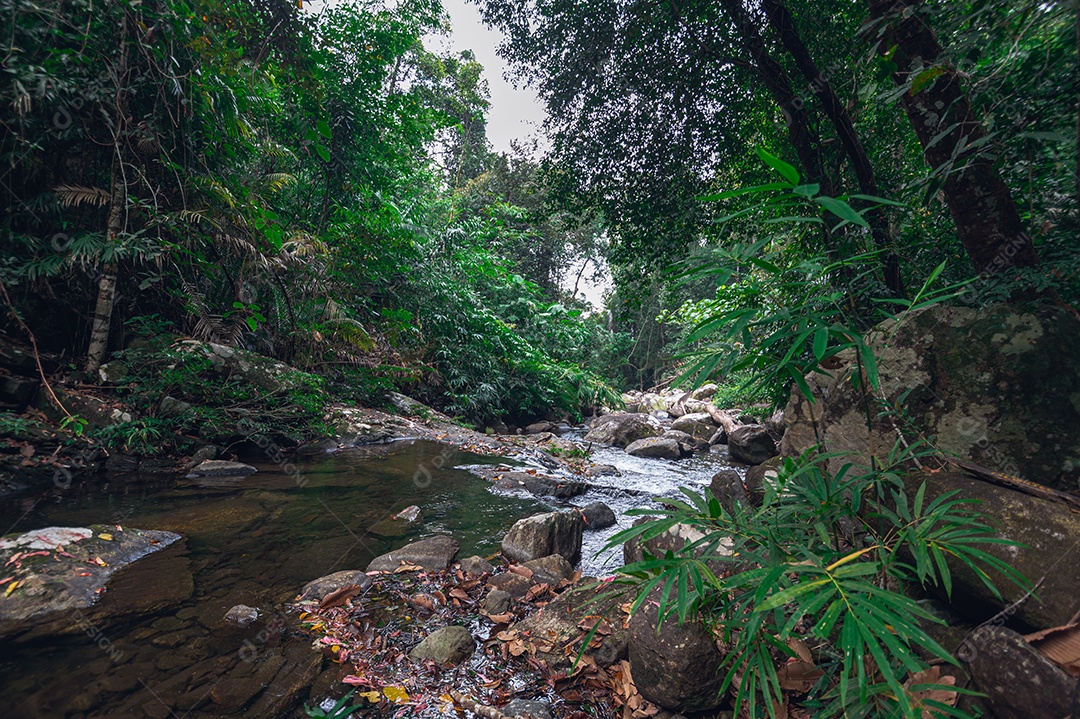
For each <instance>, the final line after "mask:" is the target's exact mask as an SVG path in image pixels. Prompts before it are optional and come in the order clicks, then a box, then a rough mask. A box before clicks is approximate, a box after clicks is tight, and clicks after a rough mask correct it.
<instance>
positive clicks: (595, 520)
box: [581, 502, 616, 530]
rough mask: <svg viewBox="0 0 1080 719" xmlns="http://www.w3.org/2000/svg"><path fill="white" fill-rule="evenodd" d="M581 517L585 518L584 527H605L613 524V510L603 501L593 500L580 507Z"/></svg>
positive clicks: (614, 519) (595, 528) (593, 528)
mask: <svg viewBox="0 0 1080 719" xmlns="http://www.w3.org/2000/svg"><path fill="white" fill-rule="evenodd" d="M581 518H582V519H584V520H585V529H592V530H597V529H607V528H608V527H613V526H615V523H616V518H615V512H614V511H613V510H612V509H611V507H609V506H607V505H606V504H604V503H603V502H593V503H592V504H587V505H585V506H584V507H582V508H581Z"/></svg>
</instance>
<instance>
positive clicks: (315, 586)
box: [298, 569, 371, 602]
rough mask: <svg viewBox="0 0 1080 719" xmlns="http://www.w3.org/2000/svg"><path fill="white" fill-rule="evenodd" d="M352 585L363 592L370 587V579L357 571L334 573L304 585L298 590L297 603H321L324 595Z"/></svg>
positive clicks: (349, 570) (347, 570)
mask: <svg viewBox="0 0 1080 719" xmlns="http://www.w3.org/2000/svg"><path fill="white" fill-rule="evenodd" d="M354 585H355V586H358V587H360V589H361V590H365V589H367V588H368V587H370V586H371V577H369V576H368V575H367V574H366V573H364V572H362V571H360V570H359V569H346V570H344V571H341V572H334V573H333V574H328V575H326V576H325V577H319V578H318V579H313V580H311V581H310V582H308V583H307V584H305V585H304V588H303V589H301V590H300V597H299V600H298V601H301V602H306V601H311V600H314V601H316V602H321V601H322V600H323V597H325V596H326V595H328V594H331V593H333V592H336V591H337V590H339V589H344V588H345V587H351V586H354Z"/></svg>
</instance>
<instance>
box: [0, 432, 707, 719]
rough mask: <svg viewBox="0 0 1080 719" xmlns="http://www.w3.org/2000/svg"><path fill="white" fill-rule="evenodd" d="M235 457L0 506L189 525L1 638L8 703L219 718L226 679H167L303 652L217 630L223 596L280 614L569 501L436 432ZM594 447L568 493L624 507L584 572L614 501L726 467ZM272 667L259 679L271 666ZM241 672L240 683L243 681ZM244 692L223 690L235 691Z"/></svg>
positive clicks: (605, 561) (83, 519)
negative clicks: (320, 450) (359, 578)
mask: <svg viewBox="0 0 1080 719" xmlns="http://www.w3.org/2000/svg"><path fill="white" fill-rule="evenodd" d="M570 436H571V438H575V437H579V436H580V435H579V434H576V433H572V434H571V435H570ZM245 459H246V461H248V462H250V463H251V464H253V465H255V466H256V467H257V468H258V470H259V471H258V472H257V473H256V474H253V475H250V476H248V477H244V478H239V479H236V478H204V479H187V478H182V477H175V476H168V477H160V476H159V477H153V476H149V477H148V476H140V475H116V476H107V475H103V476H101V477H99V478H97V479H94V480H91V481H87V482H82V483H79V484H75V485H72V486H70V487H67V488H63V487H55V488H53V489H51V490H50V491H48V492H46V493H44V494H41V495H38V496H33V497H23V498H20V499H17V500H8V501H6V502H4V503H3V504H0V524H2V527H0V528H4V529H6V530H7V532H13V531H27V530H32V529H37V528H41V527H46V526H52V525H66V526H85V525H87V524H92V523H94V524H117V525H120V526H121V527H123V526H130V527H137V528H140V529H163V530H170V531H173V532H177V533H179V534H181V535H182V536H183V537H184V541H183V543H181V544H180V545H178V546H176V547H174V548H170V549H168V550H165V551H163V552H161V553H160V554H161V555H162V556H160V557H157V558H154V557H153V556H152V557H151V558H149V559H147V560H143V561H142V562H139V563H136V564H135V565H133V566H132V567H130V568H128V569H126V570H125V571H124V572H122V573H121V576H122V577H123V581H119V580H118V581H117V582H114V585H115V586H114V585H110V587H109V591H108V592H106V594H105V595H104V596H103V598H102V600H101V602H100V603H99V606H98V607H97V610H96V613H95V614H94V615H93V616H96V617H101V618H99V619H94V620H93V621H91V620H90V619H93V617H91V618H90V619H86V620H84V621H80V622H78V623H76V625H75V626H73V627H72V628H71V631H70V632H69V633H68V635H66V636H64V637H62V638H57V637H54V636H53V637H45V638H39V639H32V640H30V641H23V642H19V643H15V642H11V641H8V642H5V643H4V644H3V654H2V659H0V671H2V676H3V680H0V681H2V685H3V687H4V690H3V696H4V697H5V700H6V702H5V703H6V705H7V708H6V710H5V711H4V712H3V715H4V716H13V717H18V718H21V717H26V718H27V719H56V718H59V717H77V718H79V719H90V718H91V717H137V718H139V719H142V718H143V717H151V718H155V719H156V718H161V719H164V718H165V717H170V716H173V717H180V716H186V717H191V718H192V719H200V718H207V719H208V718H209V717H217V716H222V715H223V714H224V712H222V711H221V706H222V705H223V704H222V702H221V701H220V695H221V693H222V689H221V687H217V688H216V689H215V691H216V692H217V695H216V696H217V698H216V699H215V700H214V701H216V702H217V703H214V702H212V701H211V700H210V699H208V698H204V699H202V700H201V701H200V699H199V696H198V695H197V693H195V692H192V691H190V690H189V691H188V692H187V694H186V695H185V696H183V697H177V696H172V695H170V693H169V692H170V691H171V689H170V687H172V686H173V685H175V684H176V683H177V679H176V678H177V677H178V676H179V675H181V674H183V673H184V672H185V671H193V670H203V671H205V672H206V673H207V674H209V675H213V673H214V672H225V671H228V672H233V673H235V672H236V666H237V665H238V662H239V661H243V657H242V654H243V652H244V651H245V650H248V651H250V649H248V645H250V644H252V642H253V641H254V642H255V646H256V647H257V648H260V649H261V648H262V647H261V645H259V641H264V642H266V643H267V644H273V646H274V651H281V652H282V653H283V655H284V656H285V657H286V660H287V661H285V662H284V664H283V668H282V669H281V672H282V674H283V675H284V674H285V673H286V671H287V669H288V667H289V666H291V665H289V664H288V661H294V662H295V663H296V665H297V666H300V665H301V664H302V663H303V662H304V661H305V660H307V659H309V657H308V656H307V655H308V654H313V653H312V652H311V650H310V649H309V648H308V647H306V646H303V645H300V646H290V645H289V641H290V640H289V639H288V638H287V637H286V638H282V637H279V636H277V635H273V636H271V637H270V638H269V639H267V638H265V637H264V638H263V639H262V640H259V638H258V637H254V638H253V637H246V636H243V635H241V634H236V633H234V632H230V631H227V630H225V629H223V628H222V624H221V617H222V616H223V615H224V613H225V612H226V611H227V610H228V609H229V608H230V607H232V606H234V605H237V604H246V605H249V606H254V607H259V608H260V609H261V610H262V611H263V612H264V613H265V614H273V613H276V612H278V611H279V609H280V607H281V606H283V605H284V604H285V603H286V602H288V601H290V600H291V599H293V598H294V596H295V594H296V592H297V590H298V589H299V588H300V587H301V586H303V584H305V583H306V582H307V581H309V580H311V579H313V578H315V577H319V576H323V575H326V574H329V573H332V572H335V571H339V570H342V569H358V568H364V567H366V566H367V564H368V562H369V561H370V560H371V559H372V558H373V557H375V556H377V555H379V554H382V553H384V552H387V551H389V550H391V549H393V548H395V547H397V546H400V545H401V544H403V543H405V542H408V541H412V540H414V539H418V538H422V537H423V536H427V535H430V534H439V533H447V534H451V535H453V536H454V537H455V538H456V539H457V540H458V542H459V543H460V545H461V552H460V554H459V557H465V556H469V555H472V554H480V555H482V556H490V555H493V554H496V553H497V552H498V549H499V543H500V540H501V538H502V536H503V534H505V532H506V531H507V530H508V529H509V528H510V526H512V525H513V523H514V522H515V521H516V520H518V519H520V518H522V517H525V516H528V515H530V514H534V513H537V512H542V511H548V510H550V509H551V508H553V507H558V506H566V505H565V504H564V503H557V502H554V501H553V500H548V499H544V498H536V497H531V496H527V495H517V494H508V493H503V492H493V491H492V490H491V485H490V482H488V481H486V480H483V479H481V478H479V477H477V476H476V475H474V474H473V473H471V472H469V471H468V470H467V469H466V467H469V466H475V465H477V464H504V463H507V462H508V460H507V459H505V458H489V457H484V456H481V455H477V454H471V453H468V452H463V451H460V450H457V449H454V448H452V447H450V446H448V445H443V444H438V443H435V442H430V441H419V440H408V441H398V442H392V443H388V444H383V445H376V446H371V447H365V448H357V449H351V450H344V451H340V452H336V453H332V454H319V455H314V456H311V455H309V456H301V457H290V458H289V461H288V462H285V463H276V462H273V461H270V460H269V459H268V458H266V457H263V458H262V459H261V461H260V458H259V457H258V456H256V457H254V458H245ZM592 460H593V461H594V462H596V463H603V464H611V465H614V466H615V467H617V468H618V469H619V471H620V473H621V474H620V476H605V477H597V478H593V479H590V480H589V482H590V485H591V487H590V489H589V490H588V492H586V493H585V494H584V495H581V496H579V497H576V498H574V499H573V500H572V504H574V505H578V506H582V505H585V504H588V503H590V502H593V501H603V502H606V503H607V504H608V505H609V506H611V507H612V508H613V509H614V510H615V513H616V515H617V516H618V517H619V524H618V526H616V527H612V528H610V529H607V530H603V531H600V532H591V531H590V532H586V534H585V546H584V558H583V560H582V570H583V572H584V573H586V574H591V575H594V576H602V575H606V574H610V573H612V572H613V571H614V569H615V568H617V567H618V566H619V564H621V552H620V551H619V550H618V549H611V550H607V551H603V547H604V545H605V543H606V542H607V540H608V538H609V537H610V536H611V535H612V534H613V533H614V532H616V531H618V530H619V529H622V528H625V527H628V526H630V523H631V522H632V519H633V518H628V517H625V516H623V512H625V511H626V510H628V509H631V508H634V507H642V506H648V505H649V504H650V499H651V497H673V496H677V495H678V494H679V492H678V487H679V486H680V485H685V486H691V487H695V488H698V489H699V490H700V489H703V488H705V487H707V486H708V483H709V481H710V479H711V477H712V476H713V474H715V473H716V472H717V471H718V470H719V469H721V468H723V467H725V466H727V465H726V463H725V461H724V459H723V456H722V455H711V454H702V455H698V456H695V457H693V458H690V459H686V460H680V461H678V462H674V461H668V460H657V459H639V458H635V457H630V456H628V455H626V454H625V453H624V452H623V451H622V450H620V449H616V448H593V454H592ZM526 463H527V462H526ZM536 466H538V467H539V465H536ZM409 505H417V506H419V507H421V509H422V510H423V514H424V522H423V525H422V528H421V529H420V530H419V531H418V532H417V533H415V534H411V535H408V536H403V537H397V538H388V537H380V536H377V535H375V534H373V533H371V532H370V531H368V530H369V528H371V527H372V526H373V525H375V524H376V523H377V522H378V521H379V520H380V519H383V518H385V517H387V516H389V515H391V514H393V513H395V512H398V511H400V510H401V509H403V508H405V507H407V506H409ZM7 532H5V533H7ZM278 643H280V644H281V646H280V647H279V646H278ZM305 652H306V654H305ZM241 666H242V665H241ZM304 666H307V665H306V664H304ZM193 668H194V669H193ZM298 673H299V670H296V671H292V672H291V673H290V674H289V676H292V675H296V674H298ZM269 681H270V683H271V688H270V689H267V690H266V692H267V693H269V692H271V691H272V690H273V689H274V686H273V684H274V683H275V682H277V683H280V681H281V680H280V679H275V678H271V679H270V680H269ZM209 685H210V682H207V686H209ZM237 685H238V691H240V689H239V687H241V686H244V683H243V682H242V681H239V682H237ZM207 691H210V690H209V689H208V690H207ZM243 691H248V690H247V689H246V688H245V689H244V690H243ZM243 691H240V695H239V696H229V697H225V699H226V700H227V701H235V702H244V701H245V696H244V695H243ZM189 695H190V696H189ZM227 701H226V705H227ZM260 701H261V702H263V703H262V707H263V708H262V709H260V710H259V712H258V714H259V716H260V717H262V719H273V716H275V714H274V713H273V706H274V704H273V702H267V701H266V699H265V697H255V698H254V699H253V700H251V701H250V702H249V703H248V704H243V703H241V706H243V707H247V708H246V709H244V710H243V711H242V712H241V713H240V714H238V715H239V716H246V715H248V713H249V712H252V711H253V710H254V709H253V708H254V707H258V706H260V705H259V702H260ZM278 715H281V716H302V715H303V714H302V712H299V711H297V710H293V711H291V712H284V713H279V714H278Z"/></svg>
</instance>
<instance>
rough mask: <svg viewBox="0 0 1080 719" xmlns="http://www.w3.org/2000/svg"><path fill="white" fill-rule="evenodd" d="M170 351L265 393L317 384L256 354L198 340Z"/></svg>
mask: <svg viewBox="0 0 1080 719" xmlns="http://www.w3.org/2000/svg"><path fill="white" fill-rule="evenodd" d="M173 348H174V349H176V350H178V351H180V352H187V353H190V354H192V355H194V356H196V357H201V358H204V359H205V360H206V361H207V364H208V365H209V369H210V371H211V372H213V373H215V374H217V375H221V376H226V377H230V378H232V379H234V380H236V379H240V380H242V381H244V382H246V383H247V384H251V385H254V386H256V387H258V388H259V389H261V390H263V391H266V392H287V391H290V390H301V389H305V388H307V387H310V386H311V385H312V384H313V383H317V382H318V381H319V378H318V377H317V376H316V375H312V374H308V373H306V372H301V371H300V370H297V369H295V368H293V367H290V366H289V365H287V364H285V363H284V362H278V361H277V360H273V359H270V358H269V357H266V356H263V355H261V354H258V353H256V352H251V351H248V350H245V349H240V348H237V347H229V346H227V345H221V344H217V343H214V342H202V341H200V340H180V341H179V342H177V343H176V344H175V345H173Z"/></svg>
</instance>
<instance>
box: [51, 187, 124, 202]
mask: <svg viewBox="0 0 1080 719" xmlns="http://www.w3.org/2000/svg"><path fill="white" fill-rule="evenodd" d="M53 192H54V193H56V196H57V197H58V198H59V200H60V206H61V207H78V206H79V205H81V204H83V203H86V204H88V205H95V206H97V207H103V206H105V205H107V204H109V202H111V201H112V196H111V195H110V194H109V192H108V190H103V189H101V188H100V187H86V186H84V185H57V186H56V187H54V188H53Z"/></svg>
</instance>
